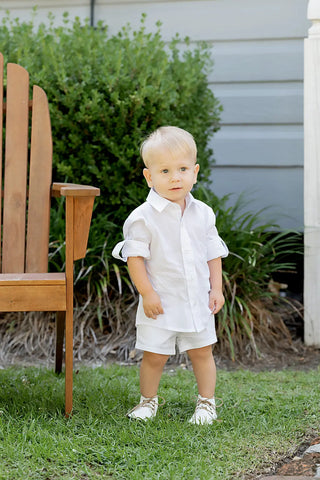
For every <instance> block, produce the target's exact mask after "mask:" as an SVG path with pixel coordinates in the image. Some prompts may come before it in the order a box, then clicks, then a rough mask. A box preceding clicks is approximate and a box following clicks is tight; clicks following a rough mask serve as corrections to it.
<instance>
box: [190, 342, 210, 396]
mask: <svg viewBox="0 0 320 480" xmlns="http://www.w3.org/2000/svg"><path fill="white" fill-rule="evenodd" d="M188 355H189V358H190V360H191V363H192V367H193V372H194V375H195V377H196V380H197V385H198V392H199V395H201V396H202V397H205V398H213V397H214V392H215V388H216V364H215V361H214V358H213V354H212V345H208V346H206V347H202V348H194V349H192V350H188Z"/></svg>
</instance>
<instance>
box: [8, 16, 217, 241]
mask: <svg viewBox="0 0 320 480" xmlns="http://www.w3.org/2000/svg"><path fill="white" fill-rule="evenodd" d="M64 17H65V20H64V26H62V27H54V25H53V18H51V23H50V22H49V25H48V26H45V25H44V24H41V25H40V26H39V27H38V28H35V26H34V24H33V21H31V22H29V23H22V22H21V23H20V22H19V20H18V19H16V20H14V21H12V20H11V19H10V17H9V16H8V17H7V18H5V19H4V21H3V26H2V29H1V30H0V50H1V51H2V53H3V54H4V56H5V60H6V61H10V62H16V63H19V64H20V65H22V66H24V67H25V68H26V69H27V70H28V71H29V73H30V78H31V83H32V84H33V83H35V84H38V85H40V86H41V87H42V88H44V90H45V91H46V93H47V95H48V99H49V102H50V111H51V122H52V133H53V142H54V177H53V178H54V179H55V181H72V182H77V183H85V184H91V185H95V186H98V187H100V189H101V197H100V198H99V199H98V200H97V205H96V210H95V215H94V219H93V233H92V240H94V241H92V240H91V245H96V243H95V242H98V243H100V244H101V243H103V241H102V240H104V239H103V237H104V238H105V237H106V233H105V230H106V228H105V227H106V226H105V220H106V219H107V221H108V227H109V228H110V221H111V222H112V223H114V224H116V225H122V224H123V221H124V219H125V218H126V216H127V215H128V213H129V212H130V211H131V210H132V209H133V208H135V207H136V206H137V205H138V204H140V203H141V202H142V201H144V199H145V197H146V193H147V185H146V183H145V181H144V179H143V177H142V168H143V165H142V161H141V159H140V156H139V145H140V143H141V141H142V140H143V138H144V137H145V136H146V134H148V133H150V132H151V131H153V130H154V129H155V128H157V127H158V126H160V125H179V126H180V127H182V128H186V129H187V130H189V131H190V132H191V133H192V134H193V135H194V136H195V138H196V140H197V143H198V146H199V162H200V164H201V173H200V176H201V178H202V179H203V180H206V179H207V178H208V176H209V173H210V166H211V165H212V163H213V158H212V151H211V149H210V148H209V146H208V140H209V137H210V136H211V135H212V134H213V132H215V131H216V130H217V129H218V125H219V115H220V111H221V106H220V105H219V103H218V101H217V99H216V98H215V97H214V95H213V93H212V91H211V90H210V88H209V86H208V79H207V73H208V71H209V69H211V67H212V61H211V58H210V53H209V50H208V48H207V47H206V45H204V44H202V45H197V46H196V47H193V48H191V47H190V46H188V40H187V39H186V40H185V41H184V42H182V40H181V39H180V38H179V37H178V36H176V37H175V38H173V39H172V41H171V42H170V43H169V45H166V44H165V42H164V41H163V40H162V37H161V31H160V24H157V31H156V32H155V33H147V31H146V29H145V26H144V20H145V17H144V16H143V17H142V19H141V25H140V28H139V29H138V30H137V31H131V29H130V26H125V27H123V28H122V29H121V31H120V32H119V33H118V34H116V35H109V33H108V27H107V26H106V25H105V24H103V23H102V22H99V24H98V25H97V28H92V27H91V26H89V24H88V22H85V23H81V22H80V20H79V19H76V20H75V21H74V22H73V23H72V24H71V23H70V22H69V20H68V15H67V14H65V15H64ZM181 43H182V44H184V49H183V50H184V51H183V53H180V50H179V46H180V44H181ZM54 223H56V222H54ZM116 230H117V229H116ZM101 233H103V235H101Z"/></svg>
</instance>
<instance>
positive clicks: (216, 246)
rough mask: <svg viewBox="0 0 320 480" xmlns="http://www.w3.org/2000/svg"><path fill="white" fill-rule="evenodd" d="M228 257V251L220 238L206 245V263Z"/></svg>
mask: <svg viewBox="0 0 320 480" xmlns="http://www.w3.org/2000/svg"><path fill="white" fill-rule="evenodd" d="M228 255H229V250H228V247H227V245H226V244H225V243H224V241H223V240H222V238H220V237H218V238H215V239H213V240H211V241H210V242H209V245H208V261H209V260H213V259H214V258H219V257H222V258H225V257H227V256H228Z"/></svg>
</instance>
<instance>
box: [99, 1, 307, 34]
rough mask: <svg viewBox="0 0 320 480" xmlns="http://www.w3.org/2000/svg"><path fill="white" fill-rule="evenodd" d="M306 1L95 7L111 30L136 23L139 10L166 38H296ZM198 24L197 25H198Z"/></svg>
mask: <svg viewBox="0 0 320 480" xmlns="http://www.w3.org/2000/svg"><path fill="white" fill-rule="evenodd" d="M306 11H307V0H281V1H279V0H268V2H266V1H265V0H241V1H239V0H237V1H234V0H212V1H206V0H204V1H197V2H194V1H193V2H191V1H186V2H177V1H171V2H167V3H165V4H164V3H163V2H151V3H148V4H146V3H139V2H137V3H136V4H121V3H117V2H114V4H112V5H111V4H109V3H103V1H102V0H101V1H100V2H99V3H98V4H97V7H96V12H97V16H98V17H99V18H104V19H105V20H107V23H108V24H109V25H110V28H111V31H114V30H117V29H118V28H119V26H121V25H123V20H124V19H125V21H128V22H131V23H132V25H133V26H137V25H138V24H139V19H140V16H141V13H147V26H148V28H154V23H155V22H156V21H157V20H160V21H161V22H163V34H164V37H165V38H166V39H168V38H171V37H172V35H173V34H175V33H176V32H179V33H180V34H181V35H182V36H189V37H190V38H192V39H193V40H201V39H205V40H214V41H215V40H232V39H249V38H250V39H257V38H297V37H303V36H305V35H306V32H307V28H308V26H309V22H308V21H307V19H306ZM200 25H201V28H199V26H200Z"/></svg>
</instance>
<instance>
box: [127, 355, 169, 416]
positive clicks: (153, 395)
mask: <svg viewBox="0 0 320 480" xmlns="http://www.w3.org/2000/svg"><path fill="white" fill-rule="evenodd" d="M168 358H169V355H160V354H158V353H151V352H146V351H145V352H144V353H143V358H142V362H141V367H140V391H141V398H140V403H139V404H138V405H137V406H136V407H134V408H133V409H132V410H131V411H130V412H129V413H128V414H127V415H128V417H129V418H138V419H141V420H147V419H149V418H153V417H155V415H156V413H157V410H158V396H157V391H158V387H159V383H160V379H161V375H162V371H163V367H164V366H165V364H166V361H167V360H168Z"/></svg>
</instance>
